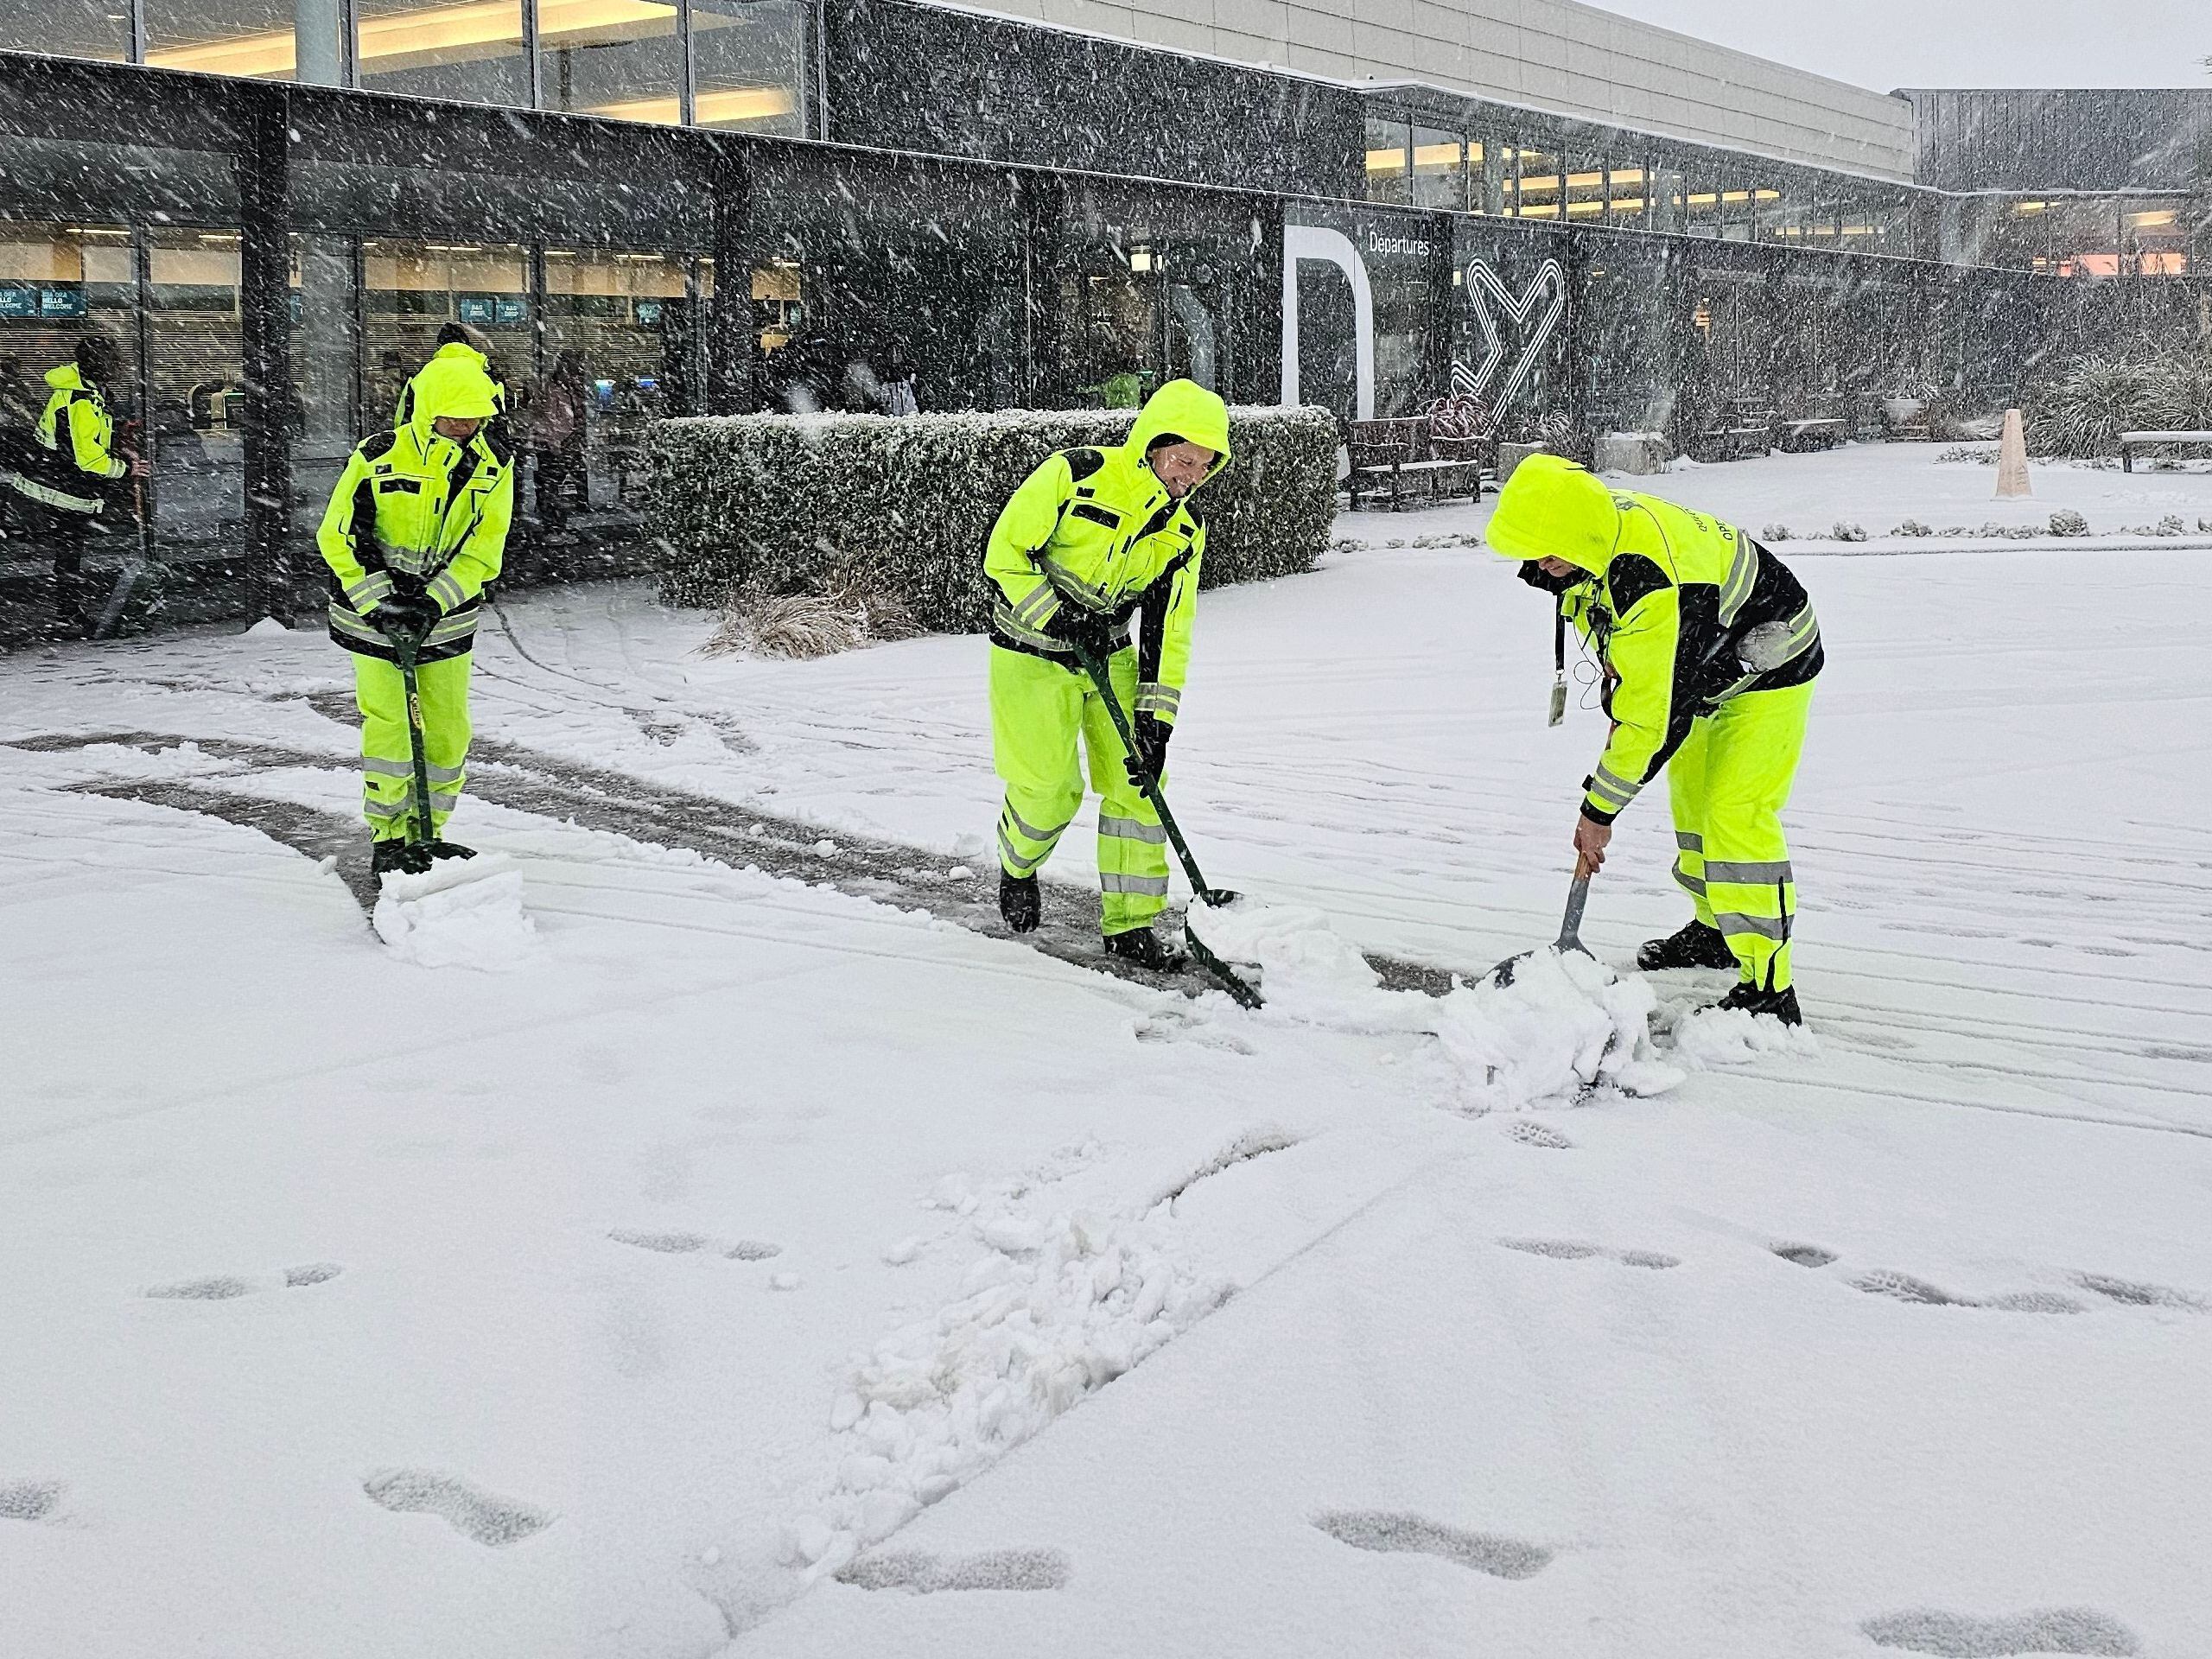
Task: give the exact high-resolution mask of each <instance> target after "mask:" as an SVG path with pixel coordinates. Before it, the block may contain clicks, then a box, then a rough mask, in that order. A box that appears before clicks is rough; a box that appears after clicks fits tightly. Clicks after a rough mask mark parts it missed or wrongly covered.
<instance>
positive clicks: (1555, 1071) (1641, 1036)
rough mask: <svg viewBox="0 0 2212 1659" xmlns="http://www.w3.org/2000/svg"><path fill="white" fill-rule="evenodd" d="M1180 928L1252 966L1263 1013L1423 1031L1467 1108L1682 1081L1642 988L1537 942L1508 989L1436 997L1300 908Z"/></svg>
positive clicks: (1641, 1089) (1243, 904)
mask: <svg viewBox="0 0 2212 1659" xmlns="http://www.w3.org/2000/svg"><path fill="white" fill-rule="evenodd" d="M1185 927H1187V928H1190V929H1191V931H1192V934H1193V936H1194V937H1196V938H1201V939H1203V940H1204V941H1205V944H1206V945H1207V947H1208V948H1209V949H1211V950H1212V951H1213V952H1214V953H1215V954H1216V955H1217V956H1218V957H1222V958H1223V960H1224V961H1226V962H1228V963H1231V964H1236V963H1257V964H1258V965H1259V969H1260V982H1261V987H1262V995H1265V997H1266V998H1267V1008H1266V1011H1265V1012H1266V1014H1267V1015H1268V1016H1272V1017H1274V1018H1279V1019H1289V1020H1298V1021H1300V1022H1303V1023H1309V1024H1314V1025H1323V1026H1328V1027H1334V1028H1337V1029H1340V1030H1351V1031H1364V1032H1376V1031H1397V1032H1418V1033H1428V1034H1430V1035H1433V1036H1434V1037H1435V1038H1436V1039H1438V1041H1439V1042H1440V1043H1441V1044H1442V1046H1443V1049H1444V1052H1445V1055H1446V1058H1448V1059H1449V1060H1450V1061H1451V1062H1452V1066H1453V1068H1454V1070H1455V1071H1457V1072H1458V1074H1459V1078H1460V1084H1461V1089H1460V1093H1461V1103H1462V1104H1463V1105H1465V1107H1467V1108H1468V1109H1472V1110H1476V1111H1495V1110H1508V1111H1510V1110H1516V1109H1520V1108H1522V1107H1525V1106H1529V1105H1533V1104H1535V1103H1538V1102H1541V1101H1548V1100H1557V1099H1561V1098H1572V1097H1573V1096H1576V1095H1579V1094H1582V1093H1584V1092H1586V1091H1587V1090H1592V1089H1594V1088H1598V1087H1600V1086H1611V1087H1613V1088H1617V1089H1618V1090H1621V1091H1622V1092H1623V1093H1624V1094H1631V1095H1654V1094H1659V1093H1662V1092H1663V1091H1664V1090H1669V1089H1671V1088H1673V1087H1674V1086H1675V1084H1678V1083H1680V1082H1681V1077H1682V1074H1681V1072H1680V1071H1676V1070H1675V1069H1674V1068H1673V1067H1672V1066H1669V1065H1663V1064H1662V1063H1661V1062H1660V1061H1659V1059H1658V1058H1657V1053H1656V1049H1655V1047H1654V1046H1653V1042H1652V1036H1651V1015H1652V1012H1653V1010H1654V1008H1655V1007H1656V1006H1657V1005H1656V1000H1655V998H1654V997H1653V995H1652V994H1651V989H1650V987H1649V986H1648V985H1647V984H1645V983H1644V982H1643V980H1642V979H1641V978H1639V977H1637V976H1630V977H1628V978H1625V979H1624V978H1622V977H1620V976H1618V975H1616V974H1615V973H1614V972H1613V970H1612V969H1610V968H1608V967H1606V966H1605V964H1604V963H1601V962H1599V961H1598V960H1597V959H1596V958H1595V957H1588V956H1584V955H1580V954H1579V953H1573V952H1570V953H1568V954H1567V955H1566V956H1564V957H1562V956H1561V955H1560V952H1559V951H1558V950H1553V949H1545V950H1538V951H1536V952H1535V953H1533V954H1532V955H1530V956H1529V957H1524V958H1522V961H1521V963H1519V965H1518V968H1517V970H1516V973H1515V975H1514V979H1513V983H1511V984H1510V985H1495V984H1492V983H1491V982H1490V981H1489V980H1488V979H1483V980H1480V981H1478V982H1475V983H1473V984H1471V985H1470V984H1465V983H1455V984H1454V986H1453V988H1452V991H1451V993H1450V995H1446V996H1445V997H1443V998H1440V999H1439V998H1435V997H1430V996H1425V995H1421V993H1419V992H1417V991H1391V990H1386V989H1384V988H1383V985H1382V983H1381V981H1380V979H1379V978H1378V976H1376V972H1375V969H1374V968H1373V967H1371V966H1370V964H1369V963H1368V961H1367V959H1366V958H1365V957H1363V956H1361V955H1360V953H1359V952H1358V951H1357V950H1356V949H1354V948H1353V947H1352V946H1351V944H1349V943H1347V942H1346V941H1345V940H1344V939H1343V938H1339V937H1338V935H1337V933H1336V932H1335V931H1333V930H1332V928H1331V927H1330V926H1329V924H1328V920H1327V918H1325V917H1324V916H1323V915H1322V914H1321V912H1319V911H1317V910H1313V909H1309V908H1307V907H1306V906H1297V905H1262V904H1260V903H1258V902H1256V901H1255V900H1253V899H1238V900H1237V901H1236V903H1235V904H1233V905H1227V906H1221V907H1219V908H1209V907H1204V906H1193V907H1192V912H1191V913H1190V914H1189V915H1188V916H1186V917H1185Z"/></svg>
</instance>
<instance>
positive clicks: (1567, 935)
mask: <svg viewBox="0 0 2212 1659" xmlns="http://www.w3.org/2000/svg"><path fill="white" fill-rule="evenodd" d="M1589 902H1590V872H1589V871H1587V870H1586V869H1585V868H1582V866H1581V865H1580V863H1577V864H1576V866H1575V868H1574V885H1573V887H1569V888H1568V889H1567V914H1566V915H1565V916H1564V917H1562V918H1560V925H1559V948H1560V950H1581V949H1582V912H1583V908H1584V906H1586V905H1588V904H1589Z"/></svg>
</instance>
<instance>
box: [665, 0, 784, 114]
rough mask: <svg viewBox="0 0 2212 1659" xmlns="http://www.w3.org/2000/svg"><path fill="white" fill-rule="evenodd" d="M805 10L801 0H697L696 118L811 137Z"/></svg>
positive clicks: (693, 4)
mask: <svg viewBox="0 0 2212 1659" xmlns="http://www.w3.org/2000/svg"><path fill="white" fill-rule="evenodd" d="M805 62H806V9H805V8H804V6H803V5H802V4H800V3H798V0H691V65H692V71H691V73H692V84H693V86H694V87H695V88H696V100H695V104H694V113H693V119H694V120H695V121H696V123H697V124H699V125H700V126H702V127H731V128H736V129H740V130H744V131H747V132H773V133H781V134H783V135H785V137H794V138H796V137H804V136H805V124H804V117H803V114H802V111H803V110H804V105H805V100H804V97H803V96H802V93H803V89H804V85H805V79H804V66H805Z"/></svg>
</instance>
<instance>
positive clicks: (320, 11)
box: [143, 0, 345, 86]
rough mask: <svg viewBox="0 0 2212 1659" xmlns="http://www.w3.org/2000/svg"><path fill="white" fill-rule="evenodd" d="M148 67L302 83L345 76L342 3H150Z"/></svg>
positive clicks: (238, 0)
mask: <svg viewBox="0 0 2212 1659" xmlns="http://www.w3.org/2000/svg"><path fill="white" fill-rule="evenodd" d="M143 3H144V5H145V15H146V61H147V62H148V63H149V64H152V65H153V66H154V67H156V68H159V69H191V70H196V71H198V72H199V73H202V74H210V75H241V76H247V77H251V78H254V79H264V80H299V81H308V82H311V83H313V84H315V85H316V86H339V85H340V84H341V83H342V82H343V80H344V78H345V56H344V39H345V36H344V27H345V26H344V17H343V13H342V11H341V10H340V0H143Z"/></svg>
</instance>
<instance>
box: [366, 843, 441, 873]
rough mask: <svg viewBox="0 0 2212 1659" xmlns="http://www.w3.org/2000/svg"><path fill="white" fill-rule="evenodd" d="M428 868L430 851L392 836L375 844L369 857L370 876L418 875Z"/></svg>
mask: <svg viewBox="0 0 2212 1659" xmlns="http://www.w3.org/2000/svg"><path fill="white" fill-rule="evenodd" d="M429 868H430V849H429V848H427V847H417V846H416V845H415V844H414V843H413V842H409V841H404V840H402V839H401V838H400V837H399V836H393V837H392V838H391V840H389V841H380V842H377V844H376V847H375V849H374V850H373V851H372V852H371V853H370V855H369V874H372V875H420V874H423V871H425V870H427V869H429Z"/></svg>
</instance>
